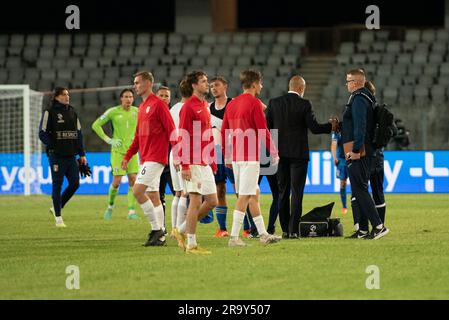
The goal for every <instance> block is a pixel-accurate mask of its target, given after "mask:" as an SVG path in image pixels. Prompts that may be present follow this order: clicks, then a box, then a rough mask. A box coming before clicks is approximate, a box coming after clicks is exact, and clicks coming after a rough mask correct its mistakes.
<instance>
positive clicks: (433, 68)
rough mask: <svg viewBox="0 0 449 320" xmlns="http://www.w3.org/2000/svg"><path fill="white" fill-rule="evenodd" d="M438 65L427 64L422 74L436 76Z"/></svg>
mask: <svg viewBox="0 0 449 320" xmlns="http://www.w3.org/2000/svg"><path fill="white" fill-rule="evenodd" d="M438 70H439V65H435V64H427V65H426V66H425V68H424V75H430V76H432V77H436V76H437V75H438Z"/></svg>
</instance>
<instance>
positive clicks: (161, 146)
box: [122, 71, 177, 246]
mask: <svg viewBox="0 0 449 320" xmlns="http://www.w3.org/2000/svg"><path fill="white" fill-rule="evenodd" d="M153 83H154V78H153V75H152V74H151V73H150V72H147V71H143V72H139V73H137V74H136V75H135V77H134V89H135V91H136V93H137V94H138V95H139V96H141V97H142V100H143V102H142V103H141V104H140V106H139V114H138V116H137V128H136V135H135V137H134V140H133V142H132V144H131V146H130V147H129V149H128V151H127V152H126V155H125V157H124V158H123V161H122V169H123V170H125V169H126V168H127V166H128V161H129V160H130V159H131V158H132V157H133V156H134V155H135V154H136V153H137V152H139V156H140V163H141V165H142V166H141V169H140V172H139V174H138V176H137V179H136V183H135V184H134V187H133V193H134V196H135V197H136V199H137V202H138V203H139V204H140V206H141V208H142V210H143V213H144V215H145V217H146V218H147V219H148V221H149V223H150V224H151V229H152V230H151V232H150V234H149V235H148V240H147V241H146V242H145V243H144V246H164V245H166V240H165V235H164V231H163V230H162V227H163V226H164V209H163V207H162V203H161V200H160V196H159V182H160V178H161V174H162V171H163V170H164V167H165V166H166V165H167V162H168V161H167V160H168V144H169V141H173V143H172V144H173V145H174V144H175V142H176V140H177V137H174V140H170V138H171V135H172V133H174V135H175V136H176V131H175V124H174V122H173V119H172V117H171V115H170V112H169V110H168V108H167V105H166V104H165V102H163V101H162V100H161V99H159V98H158V97H156V95H155V94H154V93H153V90H152V88H153ZM145 191H147V193H145Z"/></svg>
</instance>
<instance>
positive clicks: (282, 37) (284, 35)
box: [276, 31, 292, 44]
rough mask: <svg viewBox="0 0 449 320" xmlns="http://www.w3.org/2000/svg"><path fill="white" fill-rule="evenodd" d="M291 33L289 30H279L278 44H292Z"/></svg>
mask: <svg viewBox="0 0 449 320" xmlns="http://www.w3.org/2000/svg"><path fill="white" fill-rule="evenodd" d="M291 37H292V35H291V33H290V32H287V31H281V32H278V34H277V36H276V42H277V43H278V44H290V42H291Z"/></svg>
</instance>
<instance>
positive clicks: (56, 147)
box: [39, 88, 87, 227]
mask: <svg viewBox="0 0 449 320" xmlns="http://www.w3.org/2000/svg"><path fill="white" fill-rule="evenodd" d="M69 101H70V97H69V91H68V89H66V88H56V89H55V91H54V96H53V100H52V104H51V106H50V108H48V109H47V110H45V111H44V112H43V114H42V118H41V121H40V125H39V138H40V140H41V141H42V142H43V143H44V144H45V146H46V150H47V156H48V160H49V163H50V168H51V178H52V199H53V208H51V209H50V211H51V212H52V213H53V215H54V216H55V219H56V227H65V224H64V222H63V220H62V216H61V208H64V206H65V205H66V204H67V202H68V201H69V200H70V198H71V197H72V196H73V194H74V193H75V191H76V190H77V189H78V187H79V169H78V162H77V160H76V158H75V156H76V155H79V156H80V159H79V161H80V163H81V164H84V165H86V164H87V160H86V157H85V152H84V146H83V135H82V133H81V125H80V122H79V119H78V116H77V114H76V112H75V110H74V109H73V107H72V106H70V105H69ZM64 176H66V177H67V180H68V182H69V184H68V186H67V188H66V189H65V190H64V192H63V193H62V196H61V186H62V182H63V179H64Z"/></svg>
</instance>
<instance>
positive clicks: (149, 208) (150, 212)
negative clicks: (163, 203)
mask: <svg viewBox="0 0 449 320" xmlns="http://www.w3.org/2000/svg"><path fill="white" fill-rule="evenodd" d="M140 207H141V208H142V210H143V214H144V215H145V217H147V219H148V222H149V223H150V224H151V229H153V230H160V229H161V227H160V226H159V223H158V222H157V218H156V215H155V214H154V206H153V203H152V202H151V201H150V200H147V201H146V202H144V203H142V204H141V205H140Z"/></svg>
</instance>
